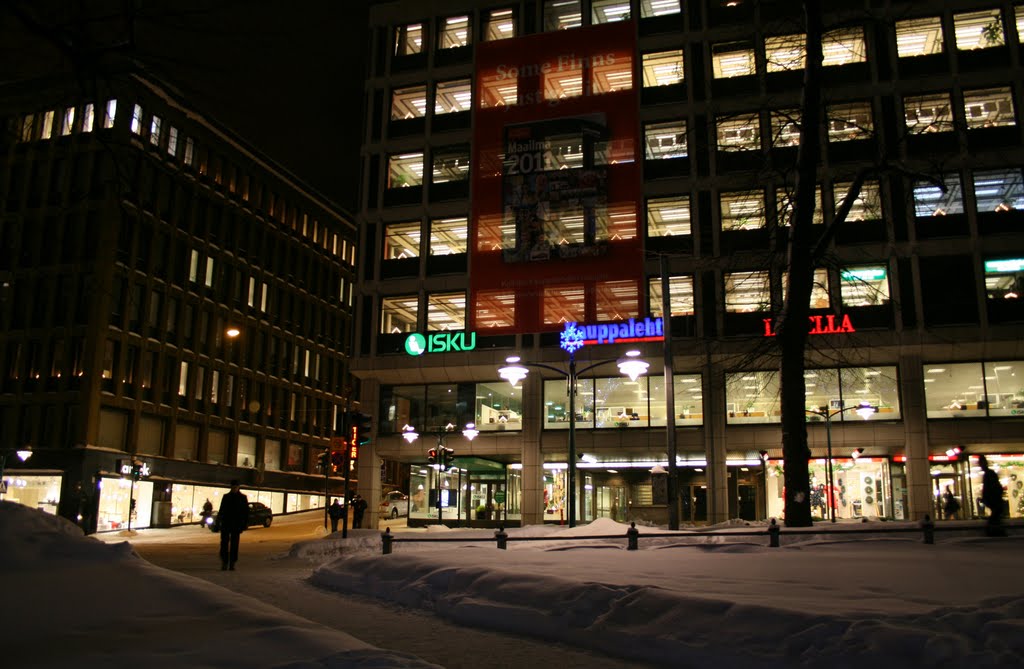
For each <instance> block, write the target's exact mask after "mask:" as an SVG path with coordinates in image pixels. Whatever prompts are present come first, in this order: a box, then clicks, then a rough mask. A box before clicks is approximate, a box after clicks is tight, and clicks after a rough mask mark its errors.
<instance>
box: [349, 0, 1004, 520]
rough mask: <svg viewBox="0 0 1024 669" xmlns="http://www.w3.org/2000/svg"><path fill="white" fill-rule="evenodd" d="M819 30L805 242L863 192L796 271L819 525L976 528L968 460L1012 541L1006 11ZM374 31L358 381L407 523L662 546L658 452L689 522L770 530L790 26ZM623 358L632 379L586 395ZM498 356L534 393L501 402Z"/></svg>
mask: <svg viewBox="0 0 1024 669" xmlns="http://www.w3.org/2000/svg"><path fill="white" fill-rule="evenodd" d="M824 5H825V11H826V16H825V23H826V25H825V35H824V38H823V51H824V101H823V108H822V113H823V115H824V119H825V121H824V122H823V123H822V124H821V126H820V127H819V128H815V129H814V130H815V131H816V132H819V133H820V135H819V136H820V137H821V139H822V152H821V155H820V158H819V170H818V181H819V189H818V196H817V200H818V202H817V205H818V206H817V210H816V211H817V213H816V216H817V217H818V220H819V221H820V224H821V225H822V226H823V227H824V225H825V224H827V222H829V221H831V219H832V216H833V214H834V212H835V211H836V209H837V207H838V203H839V202H841V201H842V199H843V197H844V196H845V194H846V192H847V189H848V188H849V185H850V184H851V183H852V182H853V181H854V179H855V177H856V175H857V174H858V173H859V172H860V171H861V170H863V169H868V170H869V174H868V178H867V180H866V182H865V184H864V187H863V188H862V189H861V190H860V192H859V194H858V195H857V197H856V199H855V200H854V202H853V206H852V208H851V210H850V213H849V215H848V216H846V219H845V220H844V221H842V222H841V223H839V224H838V226H837V229H836V231H835V237H834V240H833V241H832V242H831V243H830V244H829V246H828V249H827V253H826V254H825V255H824V256H823V257H821V259H820V264H819V265H818V266H817V267H816V268H815V271H814V276H815V288H814V292H813V296H812V313H813V314H814V318H813V319H812V323H811V324H810V327H811V329H812V336H811V346H810V347H809V350H808V354H807V361H806V362H807V373H806V387H807V390H806V395H807V405H806V409H807V416H808V433H809V443H810V447H811V462H810V469H811V476H812V482H811V483H812V491H813V494H812V505H813V506H814V512H815V514H816V515H818V516H821V517H825V516H828V515H832V514H834V515H835V516H837V517H838V518H841V519H852V518H862V517H883V518H891V519H918V518H921V517H923V516H924V515H925V514H931V515H933V516H934V515H935V510H936V500H937V499H938V495H939V493H940V492H941V491H942V490H943V489H944V488H945V486H947V485H949V486H951V489H952V490H953V491H954V492H955V494H956V495H957V496H959V497H960V498H961V499H962V500H964V501H965V502H966V503H965V504H963V511H962V512H961V513H962V515H965V516H969V515H977V514H979V513H982V512H983V510H982V509H980V508H979V507H978V506H977V504H975V502H974V500H975V499H976V498H978V497H979V495H980V485H979V484H980V472H979V469H978V467H977V461H976V457H977V455H979V454H981V453H985V454H987V455H988V456H989V461H990V462H996V463H998V467H999V473H1000V476H1001V478H1002V479H1003V480H1004V485H1006V486H1007V488H1008V499H1009V503H1010V511H1011V514H1012V515H1014V516H1019V515H1022V513H1024V492H1022V488H1024V482H1022V481H1024V440H1022V439H1021V434H1022V432H1021V422H1020V421H1021V420H1022V419H1024V383H1022V379H1024V350H1022V348H1021V339H1022V338H1021V333H1022V329H1021V324H1022V322H1024V308H1022V302H1021V290H1022V289H1024V219H1022V216H1024V215H1022V214H1021V210H1022V208H1024V185H1022V178H1021V169H1022V166H1024V147H1022V142H1021V125H1020V114H1021V108H1022V106H1021V105H1022V102H1021V99H1022V98H1021V93H1022V84H1024V77H1022V75H1024V69H1022V66H1021V59H1022V50H1021V32H1024V29H1022V26H1024V7H1022V6H1021V5H1019V4H1015V3H1011V2H1006V1H999V0H988V1H970V0H967V1H958V2H941V1H940V2H933V3H917V2H902V1H897V0H891V1H883V2H876V1H871V2H868V1H866V0H859V1H853V0H850V1H837V2H827V3H824ZM370 30H371V37H370V40H371V47H370V58H369V75H368V80H367V86H366V92H367V101H366V110H367V122H366V126H365V130H364V144H363V161H364V173H365V177H364V179H363V191H362V204H361V207H360V208H361V211H360V226H361V231H362V233H361V234H362V245H361V247H360V251H361V254H362V255H361V258H362V259H361V263H360V267H361V270H362V272H361V275H360V277H359V280H360V296H359V299H358V309H357V315H356V325H357V328H356V344H355V346H356V349H357V351H358V355H357V357H356V358H354V360H353V373H354V374H355V375H356V376H357V377H359V378H360V379H361V380H362V395H361V399H362V401H363V407H364V410H369V411H370V413H372V414H373V415H374V416H375V418H376V426H377V435H376V437H375V440H374V442H373V450H374V453H375V454H376V455H378V456H381V457H384V458H386V459H388V460H391V461H396V462H399V463H402V464H403V465H404V466H406V467H408V470H409V474H410V483H409V485H408V488H407V489H405V491H404V492H406V493H407V494H408V496H409V497H410V498H411V501H412V503H411V504H410V511H409V519H410V523H414V524H415V523H429V522H437V515H438V508H439V506H438V500H440V510H441V514H442V519H444V520H446V521H451V522H459V523H468V524H476V523H499V522H500V523H524V524H530V523H539V522H559V521H564V520H566V518H567V514H568V513H569V509H570V508H571V507H570V503H569V500H570V499H572V497H571V496H570V495H567V489H569V488H575V490H574V493H575V499H576V500H578V504H577V505H576V507H575V514H574V515H575V516H576V518H577V519H578V520H579V521H580V522H587V521H591V520H594V519H596V518H601V517H610V518H614V519H616V520H628V519H647V520H653V521H657V522H665V519H666V518H667V506H666V505H667V502H668V499H667V497H666V492H665V491H666V490H667V486H666V481H665V478H666V475H665V474H664V473H663V472H666V471H668V470H669V469H673V467H670V463H669V462H668V453H669V452H670V448H671V447H670V446H669V434H670V431H671V435H672V436H673V438H674V444H675V446H674V448H675V449H676V450H677V460H676V462H675V463H674V464H675V467H674V469H676V470H677V479H678V480H677V483H678V486H679V490H680V492H681V495H680V506H679V514H680V517H681V519H682V520H683V522H722V521H726V520H728V519H732V518H744V519H759V518H764V517H765V516H766V515H770V516H778V515H780V514H781V513H782V506H783V497H782V494H783V490H782V476H781V475H780V474H781V469H782V465H783V463H782V460H781V448H780V439H781V437H780V426H779V420H780V418H779V416H780V412H779V397H778V380H777V374H776V371H775V370H777V367H778V362H777V359H776V358H775V357H773V355H772V353H771V350H772V347H771V346H770V340H771V336H772V334H773V328H774V319H775V318H776V317H777V315H778V313H779V309H780V308H781V306H782V300H783V295H784V291H785V285H784V273H783V270H784V267H785V250H786V241H787V238H788V235H787V227H786V226H787V222H788V216H789V213H790V210H791V205H790V199H791V197H792V193H793V188H794V168H795V161H796V152H797V145H798V143H799V138H800V135H799V127H800V122H801V111H800V107H801V88H802V82H803V76H804V72H803V70H804V42H803V40H804V36H803V32H804V26H803V17H802V13H801V4H800V3H797V2H789V1H783V0H780V1H777V2H772V1H768V0H763V1H761V2H752V1H750V0H729V1H728V2H725V1H719V0H696V1H694V2H689V1H680V0H538V1H528V2H527V1H516V0H511V1H510V0H506V1H504V2H502V1H500V0H494V1H491V0H487V1H484V0H481V1H476V2H474V1H467V0H461V1H460V0H451V1H445V0H436V1H433V2H422V1H419V0H417V1H412V0H408V1H405V0H399V1H396V2H388V3H379V4H376V5H374V6H373V7H372V8H371V11H370ZM663 275H664V276H663ZM663 316H668V320H667V321H660V327H661V330H658V325H656V324H657V323H659V321H658V320H657V319H659V318H661V317H663ZM630 319H632V323H633V325H631V326H629V325H627V326H625V327H626V329H625V330H622V329H621V328H622V327H623V326H622V324H623V323H627V324H628V323H630ZM571 323H575V324H578V326H583V325H592V326H594V328H593V329H592V330H590V333H589V334H587V331H586V330H584V334H583V335H579V337H577V334H578V332H579V330H578V329H577V328H572V327H567V324H571ZM638 323H639V324H642V325H643V326H644V327H643V329H642V331H641V330H640V329H638V328H637V324H638ZM601 327H603V328H604V330H600V328H601ZM613 327H616V328H619V329H618V330H617V332H618V334H617V335H616V336H617V337H619V340H618V341H615V342H614V343H602V342H601V341H600V338H601V336H600V333H601V332H603V333H604V335H608V334H609V333H610V332H615V330H613V329H612V328H613ZM666 332H667V336H659V335H662V334H663V333H666ZM623 333H625V334H623ZM578 338H582V339H584V340H586V342H587V343H586V344H585V345H584V346H583V347H582V348H580V349H579V350H577V351H575V353H574V356H575V357H574V360H575V363H576V365H577V366H578V368H579V370H584V369H585V368H590V367H591V366H594V367H593V369H587V370H586V371H577V373H576V377H578V381H579V383H578V386H577V388H576V394H575V395H574V396H570V395H569V394H568V393H567V383H566V378H565V376H566V375H567V374H568V370H569V355H568V354H567V353H566V352H565V351H564V350H563V349H562V348H560V344H564V343H565V342H566V340H567V339H568V340H570V341H575V340H576V339H578ZM604 339H605V342H608V337H607V336H605V337H604ZM623 339H628V340H630V341H629V342H623V341H622V340H623ZM633 347H635V348H637V349H639V350H640V352H641V353H642V357H643V358H644V359H645V360H646V361H647V362H648V363H650V367H649V369H648V373H647V374H646V375H642V376H640V377H639V378H637V379H635V380H626V379H624V378H623V377H622V376H621V375H619V374H618V373H617V372H616V370H615V367H614V365H611V364H608V365H604V361H605V360H610V361H615V360H616V359H618V358H620V357H621V356H623V355H624V354H625V353H626V351H627V350H628V349H630V348H633ZM666 352H667V353H668V355H667V356H666ZM512 355H517V356H520V358H521V362H522V363H530V364H533V365H536V364H538V363H540V364H544V365H547V368H540V367H532V368H530V367H529V366H527V369H529V371H530V373H529V375H528V376H527V377H526V378H525V379H524V380H522V382H521V383H516V384H515V385H510V384H509V383H507V382H506V381H505V380H503V379H502V376H510V375H511V376H513V377H514V376H515V375H516V373H517V371H521V370H520V369H519V367H520V365H518V364H509V363H506V362H505V359H506V357H508V356H512ZM666 361H667V362H668V364H665V362H666ZM599 363H600V365H601V366H596V365H598V364H599ZM501 367H505V368H506V369H505V371H504V372H503V373H502V374H499V368H501ZM669 373H670V374H671V378H672V383H671V384H667V383H666V375H667V374H669ZM519 376H521V374H519ZM666 386H668V388H666ZM669 389H671V391H672V392H671V393H667V392H666V391H667V390H669ZM669 398H672V399H669ZM570 399H571V400H572V402H570ZM862 404H863V405H865V408H870V411H863V412H862V413H863V414H864V417H861V416H860V415H857V413H856V412H855V410H856V409H858V408H861V405H862ZM570 407H571V408H570ZM467 423H474V424H475V426H476V429H477V430H479V432H480V434H479V436H476V438H475V439H473V440H469V439H466V438H464V437H463V436H462V435H461V434H459V431H460V430H462V429H463V427H464V426H465V425H466V424H467ZM571 426H574V427H575V429H570V427H571ZM410 428H411V429H410ZM413 431H415V432H416V433H418V434H419V435H420V438H419V440H411V436H412V435H411V433H412V432H413ZM405 435H407V436H408V437H409V439H405V438H403V436H405ZM441 446H445V447H448V448H452V449H453V450H454V451H455V453H454V460H455V463H454V464H455V466H454V467H451V468H448V469H447V470H445V471H442V470H441V469H439V467H437V466H436V465H435V466H429V465H430V463H429V462H428V454H427V450H428V449H431V448H433V449H435V450H436V449H438V448H439V447H441ZM574 455H575V457H576V458H578V465H577V466H576V467H575V468H571V467H570V466H569V463H570V461H571V460H573V456H574ZM829 455H831V456H832V457H833V461H832V471H831V473H830V472H829V471H828V470H829V468H828V466H827V465H828V462H829V460H828V456H829ZM435 457H436V455H435ZM372 462H373V459H367V460H366V462H365V463H364V468H363V470H362V471H361V472H360V473H361V474H362V475H363V476H362V477H361V483H362V485H363V489H364V491H363V494H364V496H367V497H369V494H368V492H369V493H372V494H374V495H375V496H376V495H377V494H379V493H380V489H379V488H378V486H377V485H376V476H377V474H376V472H374V471H372V470H374V469H375V468H376V467H375V466H373V465H372ZM572 469H575V470H576V471H577V472H578V476H576V480H575V482H571V481H570V480H569V479H570V477H569V476H568V473H569V471H571V470H572ZM1018 478H1020V479H1021V480H1020V481H1019V480H1018Z"/></svg>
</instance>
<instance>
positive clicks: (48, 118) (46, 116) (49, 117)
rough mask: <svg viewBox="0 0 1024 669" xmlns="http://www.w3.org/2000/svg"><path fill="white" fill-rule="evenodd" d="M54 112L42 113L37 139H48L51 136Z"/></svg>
mask: <svg viewBox="0 0 1024 669" xmlns="http://www.w3.org/2000/svg"><path fill="white" fill-rule="evenodd" d="M53 117H54V112H52V111H48V112H44V113H43V127H42V128H41V129H40V131H39V139H50V138H51V137H52V136H53Z"/></svg>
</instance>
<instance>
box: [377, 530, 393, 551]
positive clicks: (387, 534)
mask: <svg viewBox="0 0 1024 669" xmlns="http://www.w3.org/2000/svg"><path fill="white" fill-rule="evenodd" d="M393 539H394V537H393V536H391V528H390V527H388V528H385V530H384V533H383V534H381V535H380V542H381V544H382V545H383V546H384V555H391V542H392V540H393Z"/></svg>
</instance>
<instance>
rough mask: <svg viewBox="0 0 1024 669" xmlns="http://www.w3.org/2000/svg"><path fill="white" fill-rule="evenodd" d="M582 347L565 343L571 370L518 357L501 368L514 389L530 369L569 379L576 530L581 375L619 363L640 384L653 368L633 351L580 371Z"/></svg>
mask: <svg viewBox="0 0 1024 669" xmlns="http://www.w3.org/2000/svg"><path fill="white" fill-rule="evenodd" d="M582 345H583V344H582V342H580V343H579V345H578V346H575V345H571V346H566V345H564V344H563V346H562V348H564V349H565V350H566V351H568V352H569V371H565V370H563V369H559V368H558V367H554V366H552V365H545V364H543V363H539V362H532V363H531V362H522V361H521V359H520V357H519V356H517V355H516V356H511V357H508V358H506V359H505V362H506V363H507V364H506V365H505V366H504V367H501V368H499V369H498V375H499V376H500V377H501V378H503V379H505V380H506V381H508V382H509V383H511V384H512V385H513V386H516V385H518V384H519V382H520V381H522V380H523V379H525V378H526V375H527V374H528V373H529V371H530V370H529V369H527V367H537V368H540V369H547V370H549V371H552V372H556V373H558V374H561V375H562V376H564V377H565V378H566V381H567V384H568V388H567V393H568V395H569V463H568V479H569V480H568V482H567V484H568V485H567V487H568V491H567V496H568V498H569V499H568V507H569V508H568V511H569V527H576V384H577V382H578V381H579V377H580V375H581V374H585V373H587V372H589V371H590V370H592V369H594V368H595V367H600V366H601V365H605V364H607V363H609V362H615V363H617V364H618V366H619V372H621V373H622V374H625V375H626V376H628V377H629V379H630V380H631V381H636V380H637V377H639V376H640V375H641V374H645V373H647V368H648V367H649V366H650V365H649V364H648V363H647V362H646V361H644V360H643V359H641V358H640V357H639V356H640V351H629V352H627V353H626V355H625V356H623V357H621V358H619V359H618V360H600V361H598V362H595V363H593V364H592V365H589V366H587V367H584V368H583V369H580V370H577V369H576V349H577V348H579V347H580V346H582Z"/></svg>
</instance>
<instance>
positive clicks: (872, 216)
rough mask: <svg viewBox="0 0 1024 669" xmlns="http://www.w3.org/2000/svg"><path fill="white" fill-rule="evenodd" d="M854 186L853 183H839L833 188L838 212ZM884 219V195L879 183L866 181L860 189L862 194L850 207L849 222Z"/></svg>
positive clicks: (847, 217)
mask: <svg viewBox="0 0 1024 669" xmlns="http://www.w3.org/2000/svg"><path fill="white" fill-rule="evenodd" d="M851 186H853V182H852V181H839V182H836V183H835V184H834V185H833V187H832V192H833V195H834V196H835V207H836V209H837V210H838V209H839V205H840V204H842V202H843V199H844V198H845V197H846V193H847V192H848V191H849V190H850V187H851ZM881 219H882V193H881V190H880V188H879V185H878V181H874V180H872V181H865V182H864V183H863V184H862V185H861V187H860V193H858V195H857V198H856V199H855V200H854V201H853V206H851V207H850V213H848V214H847V215H846V220H847V221H854V222H860V221H877V220H881Z"/></svg>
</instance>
